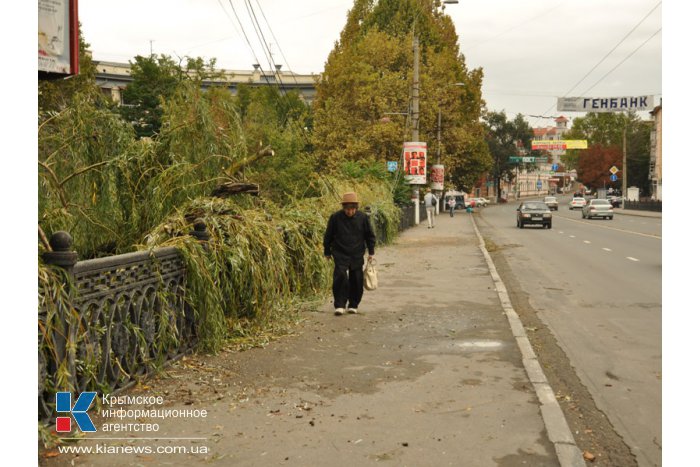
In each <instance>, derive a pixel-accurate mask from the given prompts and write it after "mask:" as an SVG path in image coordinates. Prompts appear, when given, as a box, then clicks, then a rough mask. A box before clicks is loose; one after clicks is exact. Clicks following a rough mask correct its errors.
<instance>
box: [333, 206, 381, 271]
mask: <svg viewBox="0 0 700 467" xmlns="http://www.w3.org/2000/svg"><path fill="white" fill-rule="evenodd" d="M375 242H376V238H375V236H374V231H373V230H372V226H371V225H370V223H369V217H368V216H367V214H365V213H364V212H361V211H357V212H356V213H355V215H354V216H353V217H348V216H346V215H345V212H344V211H343V210H342V209H341V210H340V211H337V212H335V213H333V214H332V215H331V217H330V219H328V226H327V227H326V234H325V235H324V237H323V254H324V255H325V256H333V259H334V260H335V262H336V264H342V265H345V266H362V264H363V263H364V259H363V256H364V254H365V246H366V247H367V250H369V254H370V255H371V256H373V255H374V244H375Z"/></svg>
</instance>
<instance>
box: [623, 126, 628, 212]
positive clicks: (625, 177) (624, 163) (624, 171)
mask: <svg viewBox="0 0 700 467" xmlns="http://www.w3.org/2000/svg"><path fill="white" fill-rule="evenodd" d="M625 199H627V118H625V126H624V127H623V128H622V209H625Z"/></svg>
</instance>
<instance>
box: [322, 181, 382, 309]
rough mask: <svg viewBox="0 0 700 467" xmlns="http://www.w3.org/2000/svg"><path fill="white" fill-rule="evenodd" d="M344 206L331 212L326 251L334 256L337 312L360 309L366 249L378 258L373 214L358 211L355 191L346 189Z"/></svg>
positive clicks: (334, 301) (328, 255) (324, 240)
mask: <svg viewBox="0 0 700 467" xmlns="http://www.w3.org/2000/svg"><path fill="white" fill-rule="evenodd" d="M340 204H341V205H342V209H341V210H339V211H336V212H335V213H333V214H331V217H330V218H329V219H328V226H327V227H326V233H325V235H324V236H323V254H324V256H325V257H326V259H328V260H330V259H331V258H332V259H333V261H334V263H335V267H334V269H333V306H334V308H335V314H336V316H340V315H342V314H344V313H345V309H346V307H347V312H348V313H350V314H355V313H357V307H358V306H359V305H360V302H361V301H362V293H363V291H364V289H363V282H362V280H363V275H362V266H363V265H364V255H365V250H367V253H368V254H369V257H368V258H367V260H368V261H371V260H372V258H374V244H375V243H376V238H375V235H374V231H373V230H372V226H371V225H370V223H369V217H368V216H367V214H365V213H364V212H361V211H358V209H357V208H358V207H359V204H360V202H359V199H358V197H357V194H356V193H354V192H350V193H345V194H344V195H343V197H342V199H341V200H340Z"/></svg>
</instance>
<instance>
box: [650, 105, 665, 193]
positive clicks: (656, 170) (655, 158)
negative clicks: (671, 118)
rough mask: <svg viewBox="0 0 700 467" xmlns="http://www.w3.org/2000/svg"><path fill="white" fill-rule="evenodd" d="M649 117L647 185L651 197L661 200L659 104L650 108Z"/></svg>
mask: <svg viewBox="0 0 700 467" xmlns="http://www.w3.org/2000/svg"><path fill="white" fill-rule="evenodd" d="M650 113H651V117H652V119H653V126H652V129H651V136H650V138H651V157H650V158H649V181H650V183H649V185H650V189H651V198H652V199H655V200H658V201H661V199H662V193H663V190H662V172H661V165H662V164H661V162H662V157H661V139H662V138H661V136H662V132H661V121H662V118H661V117H662V111H661V105H658V106H656V107H655V108H654V110H652V111H651V112H650Z"/></svg>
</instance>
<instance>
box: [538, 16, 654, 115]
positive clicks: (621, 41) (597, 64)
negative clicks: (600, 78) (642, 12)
mask: <svg viewBox="0 0 700 467" xmlns="http://www.w3.org/2000/svg"><path fill="white" fill-rule="evenodd" d="M659 5H661V2H659V3H657V4H656V6H655V7H654V8H652V9H651V10H650V11H649V13H647V14H646V16H644V18H642V19H641V20H640V21H639V22H638V23H637V24H636V25H635V26H634V27H633V28H632V30H631V31H630V32H628V33H627V34H625V37H623V38H622V39H621V40H620V42H618V43H617V44H616V45H615V47H613V48H612V49H611V50H610V52H608V53H607V54H605V56H604V57H603V58H601V59H600V61H599V62H598V63H596V64H595V66H594V67H593V68H591V69H590V71H589V72H588V73H586V74H585V75H584V77H583V78H581V79H580V80H579V81H578V82H577V83H576V84H574V85H573V86H572V87H571V89H569V90H568V91H566V93H565V94H564V97H567V96H568V95H569V93H570V92H571V91H573V90H574V89H575V88H576V86H578V85H579V84H581V82H582V81H583V80H584V79H586V78H588V76H590V74H591V73H593V71H594V70H595V69H596V68H598V66H600V64H601V63H603V62H604V61H605V59H606V58H608V57H609V56H610V54H612V53H613V52H614V51H615V50H617V48H618V47H619V46H620V44H622V43H623V42H624V41H625V39H627V38H628V37H629V36H630V34H632V33H633V32H634V31H636V30H637V28H638V27H639V25H641V24H642V23H643V22H644V20H645V19H647V18H648V17H649V15H651V14H652V13H653V12H654V10H656V9H657V8H658V7H659ZM657 32H658V31H657ZM583 94H585V92H584V93H583ZM545 113H546V112H545Z"/></svg>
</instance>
